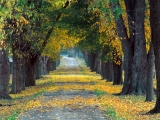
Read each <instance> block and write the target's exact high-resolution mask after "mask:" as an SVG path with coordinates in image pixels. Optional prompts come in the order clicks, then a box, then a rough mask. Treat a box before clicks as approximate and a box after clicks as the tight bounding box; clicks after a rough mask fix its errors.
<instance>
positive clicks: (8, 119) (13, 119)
mask: <svg viewBox="0 0 160 120" xmlns="http://www.w3.org/2000/svg"><path fill="white" fill-rule="evenodd" d="M44 92H45V91H44V90H42V91H40V92H38V93H36V94H34V95H32V96H30V98H29V99H28V101H27V102H26V103H24V104H25V106H26V105H27V104H28V103H29V102H30V101H31V100H33V99H35V98H37V97H39V96H40V95H42V94H43V93H44ZM27 97H28V96H27ZM24 98H25V97H18V98H14V99H11V100H18V99H24ZM24 109H25V107H24V108H22V109H21V110H17V111H15V112H14V111H13V114H12V115H11V116H7V117H6V118H5V120H17V118H18V116H19V114H20V113H22V112H23V111H24ZM0 120H1V119H0Z"/></svg>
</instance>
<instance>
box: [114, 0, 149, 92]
mask: <svg viewBox="0 0 160 120" xmlns="http://www.w3.org/2000/svg"><path fill="white" fill-rule="evenodd" d="M111 6H112V9H113V14H114V16H115V21H116V26H117V31H118V35H119V37H120V38H121V39H122V40H121V42H122V49H123V52H124V72H125V78H124V85H123V89H122V92H121V94H136V95H141V94H144V93H145V82H146V78H147V76H146V73H147V71H146V70H147V68H146V66H147V65H146V63H147V58H146V42H145V35H144V15H145V14H144V11H145V0H125V6H126V11H127V15H128V29H129V36H128V35H127V29H126V28H125V26H124V21H123V19H122V16H121V15H120V16H119V17H116V15H117V14H118V12H119V11H118V8H119V7H120V5H119V1H118V0H116V1H115V0H111ZM118 15H119V14H118Z"/></svg>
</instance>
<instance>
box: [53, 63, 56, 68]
mask: <svg viewBox="0 0 160 120" xmlns="http://www.w3.org/2000/svg"><path fill="white" fill-rule="evenodd" d="M53 70H56V61H53Z"/></svg>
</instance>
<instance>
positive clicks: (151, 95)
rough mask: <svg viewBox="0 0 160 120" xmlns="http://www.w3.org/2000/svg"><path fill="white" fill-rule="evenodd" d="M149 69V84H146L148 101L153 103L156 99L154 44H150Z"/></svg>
mask: <svg viewBox="0 0 160 120" xmlns="http://www.w3.org/2000/svg"><path fill="white" fill-rule="evenodd" d="M147 60H148V68H147V82H146V101H153V99H154V86H153V77H154V63H155V56H154V49H153V44H152V43H150V50H149V52H148V56H147Z"/></svg>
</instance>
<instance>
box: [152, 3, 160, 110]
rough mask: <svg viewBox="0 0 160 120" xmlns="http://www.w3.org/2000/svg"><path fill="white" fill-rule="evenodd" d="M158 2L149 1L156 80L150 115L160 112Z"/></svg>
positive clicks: (159, 22)
mask: <svg viewBox="0 0 160 120" xmlns="http://www.w3.org/2000/svg"><path fill="white" fill-rule="evenodd" d="M159 16H160V1H159V0H150V24H151V37H152V41H153V47H154V54H155V69H156V79H157V92H156V96H157V99H156V104H155V107H154V108H153V110H151V111H150V113H159V112H160V62H159V61H160V47H159V46H160V41H159V38H160V34H159V31H160V17H159Z"/></svg>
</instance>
